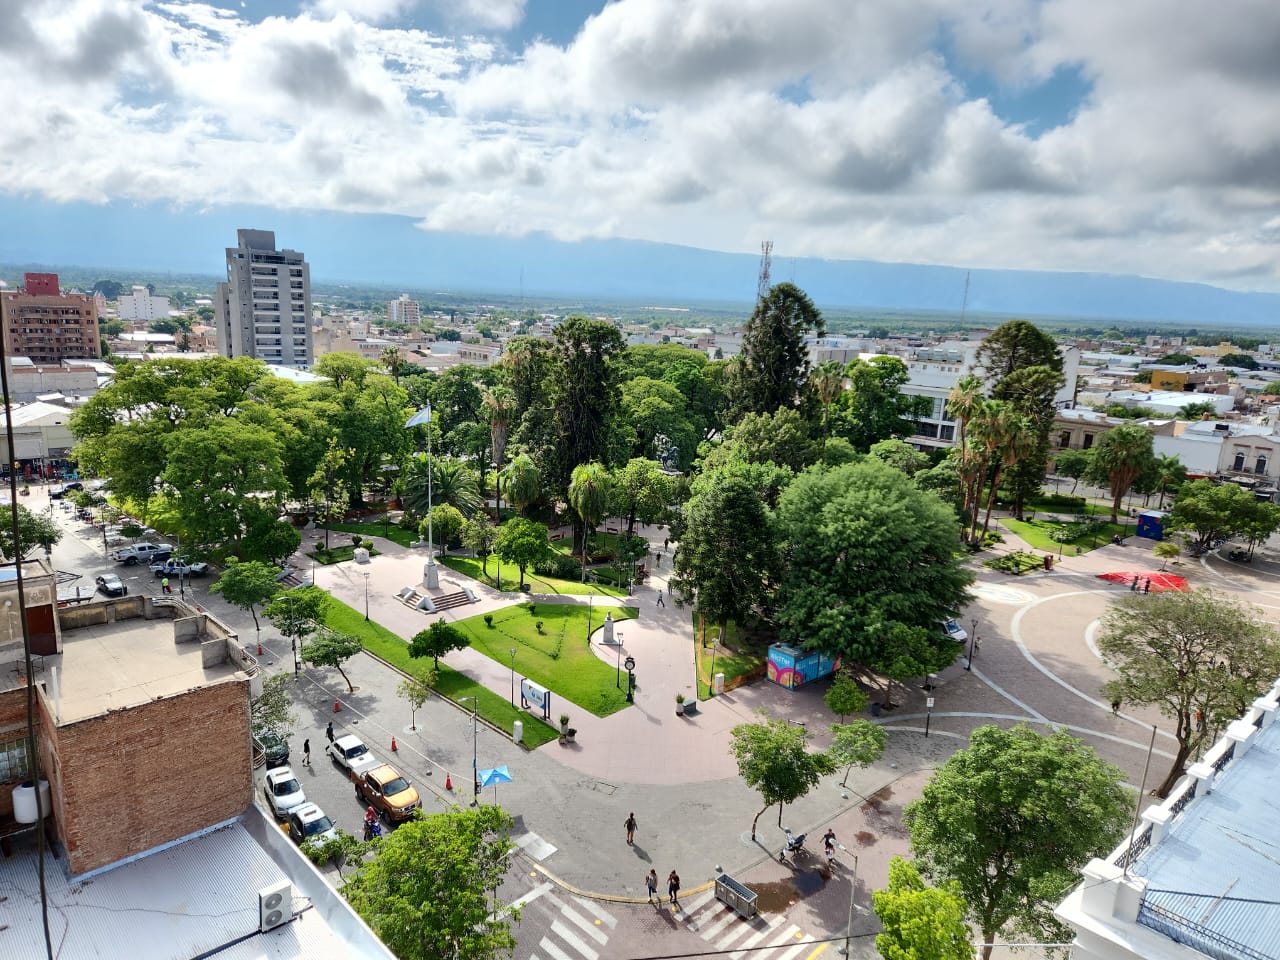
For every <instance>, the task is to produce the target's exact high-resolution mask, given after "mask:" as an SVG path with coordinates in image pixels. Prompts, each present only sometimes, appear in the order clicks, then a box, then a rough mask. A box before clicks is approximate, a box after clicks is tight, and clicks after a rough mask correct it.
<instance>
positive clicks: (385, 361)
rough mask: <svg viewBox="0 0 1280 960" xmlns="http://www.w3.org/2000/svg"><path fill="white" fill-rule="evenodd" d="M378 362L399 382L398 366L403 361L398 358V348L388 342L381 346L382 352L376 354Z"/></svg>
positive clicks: (399, 366) (401, 364)
mask: <svg viewBox="0 0 1280 960" xmlns="http://www.w3.org/2000/svg"><path fill="white" fill-rule="evenodd" d="M378 362H379V363H380V364H382V366H383V368H384V369H385V370H386V371H387V373H389V374H390V375H391V378H392V379H393V380H395V382H396V383H397V384H398V383H399V382H400V368H401V366H403V364H404V361H403V360H401V359H400V348H399V347H397V346H395V345H394V344H388V345H387V346H385V347H383V348H382V352H381V353H379V354H378Z"/></svg>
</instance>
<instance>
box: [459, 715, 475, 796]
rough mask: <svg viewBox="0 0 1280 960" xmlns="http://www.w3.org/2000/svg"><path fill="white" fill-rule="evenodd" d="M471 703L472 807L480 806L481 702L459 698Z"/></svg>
mask: <svg viewBox="0 0 1280 960" xmlns="http://www.w3.org/2000/svg"><path fill="white" fill-rule="evenodd" d="M463 700H470V701H471V707H472V710H471V805H472V806H473V807H476V806H479V805H480V764H479V763H478V762H477V759H476V758H477V749H478V738H479V730H480V726H479V720H480V701H479V700H478V699H476V698H475V697H459V698H458V702H459V703H461V702H462V701H463Z"/></svg>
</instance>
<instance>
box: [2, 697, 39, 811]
mask: <svg viewBox="0 0 1280 960" xmlns="http://www.w3.org/2000/svg"><path fill="white" fill-rule="evenodd" d="M26 733H27V690H26V688H25V687H18V688H16V689H13V690H6V691H5V692H4V693H0V740H5V741H8V740H17V739H18V738H19V737H23V736H26ZM39 737H40V731H39V730H37V731H36V738H37V739H39ZM21 782H22V781H21V780H13V781H10V782H8V783H0V820H7V819H8V818H9V817H10V816H12V815H13V788H14V787H16V786H17V785H18V784H19V783H21Z"/></svg>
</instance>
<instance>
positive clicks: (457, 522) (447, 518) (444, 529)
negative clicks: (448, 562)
mask: <svg viewBox="0 0 1280 960" xmlns="http://www.w3.org/2000/svg"><path fill="white" fill-rule="evenodd" d="M467 522H468V521H467V520H466V518H465V517H463V516H462V513H461V511H459V510H458V508H457V507H455V506H454V505H453V504H451V503H438V504H436V506H435V507H434V508H433V509H432V510H431V524H430V526H428V524H427V521H426V520H425V519H423V521H422V522H421V523H419V524H418V536H420V537H423V538H424V539H425V538H426V536H427V534H428V532H429V533H430V534H431V536H433V537H434V538H435V543H436V546H438V547H440V549H441V552H443V553H448V552H449V544H450V543H451V542H456V541H457V540H458V537H460V536H461V535H462V528H463V526H464V525H465V524H466V523H467Z"/></svg>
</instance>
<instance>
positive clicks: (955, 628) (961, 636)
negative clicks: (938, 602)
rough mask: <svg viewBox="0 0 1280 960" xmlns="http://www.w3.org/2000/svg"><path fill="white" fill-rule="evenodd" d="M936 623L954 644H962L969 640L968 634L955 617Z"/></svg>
mask: <svg viewBox="0 0 1280 960" xmlns="http://www.w3.org/2000/svg"><path fill="white" fill-rule="evenodd" d="M938 623H939V624H941V625H942V632H943V633H945V634H946V635H947V636H948V637H950V638H951V639H952V640H954V641H955V642H956V643H964V642H965V641H966V640H968V639H969V634H968V633H967V632H966V631H965V629H964V627H962V626H960V621H959V620H957V619H956V618H955V617H951V618H950V619H948V620H939V621H938Z"/></svg>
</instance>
